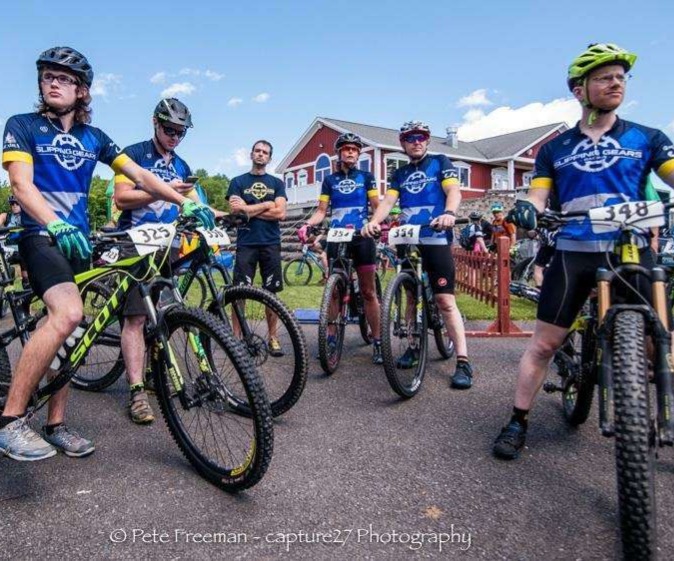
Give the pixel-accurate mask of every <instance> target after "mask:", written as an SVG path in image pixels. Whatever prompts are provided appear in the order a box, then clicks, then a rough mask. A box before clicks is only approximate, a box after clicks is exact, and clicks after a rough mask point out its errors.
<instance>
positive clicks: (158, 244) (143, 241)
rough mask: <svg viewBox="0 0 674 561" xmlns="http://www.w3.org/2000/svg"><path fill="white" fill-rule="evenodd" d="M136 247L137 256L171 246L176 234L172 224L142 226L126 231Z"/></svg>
mask: <svg viewBox="0 0 674 561" xmlns="http://www.w3.org/2000/svg"><path fill="white" fill-rule="evenodd" d="M126 233H127V234H128V235H129V237H130V238H131V240H132V241H133V243H134V244H135V245H136V251H138V255H147V254H148V253H153V252H155V251H157V250H158V249H161V248H163V247H168V246H169V245H171V241H172V240H173V237H174V236H175V234H176V229H175V226H173V224H144V225H143V226H136V227H135V228H131V229H129V230H127V231H126Z"/></svg>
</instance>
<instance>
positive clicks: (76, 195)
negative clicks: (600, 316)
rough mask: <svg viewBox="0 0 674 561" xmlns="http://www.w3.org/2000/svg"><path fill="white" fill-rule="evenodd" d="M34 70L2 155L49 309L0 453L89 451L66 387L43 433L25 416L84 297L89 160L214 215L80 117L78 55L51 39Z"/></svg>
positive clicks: (189, 209)
mask: <svg viewBox="0 0 674 561" xmlns="http://www.w3.org/2000/svg"><path fill="white" fill-rule="evenodd" d="M37 70H38V87H39V104H38V108H37V111H36V112H35V113H29V114H24V115H15V116H13V117H11V118H10V119H9V120H8V121H7V124H6V126H5V133H4V136H3V155H2V163H3V166H4V167H5V169H6V170H7V172H8V174H9V181H10V184H11V186H12V190H13V192H14V195H15V196H16V198H17V200H18V201H19V203H20V204H21V208H22V217H21V218H22V222H23V226H24V228H25V230H24V231H23V233H22V236H21V239H20V241H19V252H20V254H21V256H22V257H23V259H24V260H25V262H26V268H27V271H28V279H29V281H30V284H31V286H32V288H33V290H34V291H35V293H36V295H37V296H38V297H40V298H42V300H43V301H44V303H45V306H46V307H47V311H48V316H47V320H46V322H45V323H44V324H43V325H42V326H40V327H39V328H38V329H37V330H36V331H35V332H34V333H33V335H32V337H31V339H30V340H29V341H28V343H27V344H26V346H25V348H24V349H23V352H22V354H21V357H20V358H19V361H18V364H17V365H16V369H15V371H14V376H13V378H12V383H11V386H10V390H9V395H8V397H7V403H6V405H5V409H4V412H3V415H2V416H1V417H0V452H3V453H4V454H5V455H7V456H9V457H10V458H13V459H15V460H21V461H29V460H40V459H44V458H48V457H50V456H53V455H54V454H55V453H56V449H59V450H61V451H63V452H64V453H65V454H67V455H68V456H72V457H81V456H86V455H88V454H91V453H92V452H93V451H94V444H93V442H91V441H90V440H88V439H86V438H84V437H82V436H79V435H78V434H77V433H75V432H74V431H71V430H70V429H69V428H68V427H67V426H66V425H65V424H64V419H65V407H66V401H67V387H65V388H63V389H62V390H61V391H60V392H58V393H57V394H56V395H55V396H54V397H53V398H52V399H51V401H50V402H49V412H48V416H47V424H46V425H45V426H44V427H43V430H42V437H41V436H40V435H38V434H37V433H36V432H35V431H33V430H32V429H31V428H30V427H29V426H28V424H27V422H26V420H25V419H24V417H25V413H26V409H27V406H28V402H29V399H30V396H31V394H32V392H33V390H34V389H35V387H36V386H37V384H38V383H39V381H40V379H41V378H42V377H43V376H44V374H45V372H46V371H47V369H48V367H49V365H50V364H52V361H53V360H54V358H55V356H56V353H57V351H58V350H59V348H60V347H61V346H62V345H63V344H64V342H65V340H66V338H68V337H69V336H70V334H71V333H72V332H73V331H74V330H75V329H76V328H77V327H78V326H79V323H80V321H81V319H82V315H83V304H82V299H81V297H80V294H79V291H78V289H77V286H76V285H75V283H74V275H75V273H78V272H81V271H83V270H86V269H87V267H88V263H89V257H90V255H91V245H90V243H89V239H88V233H89V221H88V217H87V202H88V194H89V187H90V184H91V177H92V175H93V173H94V167H95V165H96V162H97V161H101V162H103V163H105V164H108V165H109V166H111V167H112V168H113V169H114V170H115V172H116V173H123V174H124V175H126V176H127V177H129V178H131V179H132V180H133V182H134V183H135V184H136V185H139V186H141V187H142V188H144V189H146V190H147V191H149V192H151V193H153V194H155V195H156V196H158V197H162V198H166V199H167V200H169V201H171V202H174V203H177V204H180V205H182V209H183V212H184V213H186V214H188V215H194V216H197V217H198V218H199V219H200V220H201V221H202V222H204V223H205V224H206V225H212V223H213V216H212V213H211V211H210V210H209V209H208V208H207V207H203V206H201V205H198V204H196V203H194V202H193V201H191V200H189V199H186V198H185V197H184V196H183V195H181V194H180V193H178V192H177V191H175V190H173V189H172V188H170V187H169V186H167V185H166V184H165V183H164V182H163V181H161V180H160V179H158V178H157V177H155V176H154V175H153V174H151V173H150V172H148V171H146V170H143V169H142V168H141V167H140V166H138V165H137V164H135V163H133V162H132V161H131V160H130V159H129V157H128V156H127V155H126V154H122V153H121V151H120V149H119V148H118V147H117V145H116V144H115V143H114V142H113V141H112V140H110V138H109V137H108V136H107V135H106V134H105V133H103V132H102V131H101V130H99V129H97V128H94V127H92V126H90V125H89V124H88V123H89V122H90V120H91V118H90V113H91V109H90V107H89V104H90V103H91V95H90V93H89V89H90V87H91V84H92V81H93V70H92V68H91V65H90V64H89V62H88V61H87V59H86V57H84V55H82V54H81V53H79V52H77V51H76V50H75V49H71V48H69V47H53V48H51V49H48V50H46V51H45V52H43V53H42V54H41V55H40V56H39V58H38V59H37ZM52 240H53V241H52ZM52 244H53V245H52ZM43 437H44V438H43Z"/></svg>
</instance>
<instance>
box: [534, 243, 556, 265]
mask: <svg viewBox="0 0 674 561" xmlns="http://www.w3.org/2000/svg"><path fill="white" fill-rule="evenodd" d="M554 254H555V246H554V245H542V246H541V247H540V248H539V249H538V252H537V253H536V257H535V258H534V265H536V266H537V267H547V266H548V264H549V263H550V260H551V259H552V256H553V255H554Z"/></svg>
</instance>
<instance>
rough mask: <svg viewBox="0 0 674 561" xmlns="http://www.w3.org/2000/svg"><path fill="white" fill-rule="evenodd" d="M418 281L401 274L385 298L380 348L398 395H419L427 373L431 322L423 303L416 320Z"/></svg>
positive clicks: (389, 379)
mask: <svg viewBox="0 0 674 561" xmlns="http://www.w3.org/2000/svg"><path fill="white" fill-rule="evenodd" d="M416 289H417V281H416V280H415V279H414V278H413V277H412V276H411V275H409V274H408V273H399V274H398V275H396V276H395V277H393V279H392V280H391V282H390V283H389V284H388V286H387V287H386V292H384V297H383V299H382V312H381V318H382V321H381V349H382V355H383V357H384V372H385V373H386V378H387V379H388V381H389V384H390V385H391V388H393V391H395V392H396V393H397V394H398V395H400V396H401V397H404V398H410V397H413V396H414V395H416V393H417V392H418V391H419V389H420V388H421V383H422V381H423V379H424V374H425V372H426V361H427V358H428V322H427V316H426V307H425V306H422V309H421V312H420V313H421V318H420V320H421V321H418V319H417V303H416V294H417V290H416Z"/></svg>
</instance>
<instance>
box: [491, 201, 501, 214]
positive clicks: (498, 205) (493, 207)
mask: <svg viewBox="0 0 674 561" xmlns="http://www.w3.org/2000/svg"><path fill="white" fill-rule="evenodd" d="M491 211H492V212H503V204H502V203H494V204H492V205H491Z"/></svg>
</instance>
